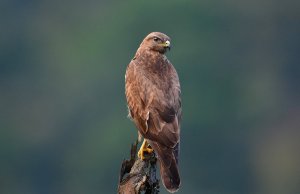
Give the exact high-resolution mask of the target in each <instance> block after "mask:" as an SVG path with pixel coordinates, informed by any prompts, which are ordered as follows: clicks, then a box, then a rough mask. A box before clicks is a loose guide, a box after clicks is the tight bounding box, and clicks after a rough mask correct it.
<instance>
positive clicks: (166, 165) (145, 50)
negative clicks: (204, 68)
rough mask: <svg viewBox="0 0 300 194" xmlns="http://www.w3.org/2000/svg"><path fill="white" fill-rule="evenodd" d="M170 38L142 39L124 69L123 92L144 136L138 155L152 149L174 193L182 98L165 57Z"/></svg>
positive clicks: (158, 35)
mask: <svg viewBox="0 0 300 194" xmlns="http://www.w3.org/2000/svg"><path fill="white" fill-rule="evenodd" d="M170 46H171V43H170V38H169V37H168V36H167V35H165V34H163V33H160V32H152V33H150V34H149V35H148V36H146V38H145V39H144V40H143V41H142V43H141V45H140V47H139V48H138V50H137V52H136V54H135V56H134V58H133V59H132V60H131V62H130V63H129V65H128V66H127V69H126V75H125V90H126V91H125V94H126V99H127V104H128V111H129V117H130V118H131V119H132V120H133V122H134V123H135V125H136V127H137V128H138V132H139V137H140V138H141V136H142V137H144V141H143V144H142V146H141V148H140V150H139V152H138V156H139V158H141V159H144V158H145V156H144V154H145V152H146V153H151V152H152V151H153V150H154V151H155V153H156V154H157V156H158V161H159V163H160V175H161V179H162V182H163V184H164V186H165V188H166V189H167V190H168V191H169V192H172V193H173V192H176V191H177V190H178V189H179V186H180V177H179V171H178V157H179V142H180V120H181V99H180V83H179V78H178V75H177V72H176V70H175V68H174V67H173V65H172V64H171V62H170V61H169V60H168V59H167V57H166V56H165V53H166V52H167V50H170V48H171V47H170Z"/></svg>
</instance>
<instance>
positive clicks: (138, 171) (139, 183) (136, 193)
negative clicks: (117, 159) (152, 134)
mask: <svg viewBox="0 0 300 194" xmlns="http://www.w3.org/2000/svg"><path fill="white" fill-rule="evenodd" d="M137 145H138V141H136V143H135V144H132V145H131V151H130V160H123V162H122V166H121V170H120V176H119V186H118V194H140V193H145V194H157V193H159V180H158V179H157V178H156V169H157V167H156V161H157V159H156V157H155V153H154V152H153V153H152V154H149V155H145V156H146V158H145V160H141V159H139V158H137Z"/></svg>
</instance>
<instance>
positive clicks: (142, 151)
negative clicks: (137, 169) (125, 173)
mask: <svg viewBox="0 0 300 194" xmlns="http://www.w3.org/2000/svg"><path fill="white" fill-rule="evenodd" d="M149 146H150V145H149V144H148V143H147V141H146V140H145V139H144V142H143V144H142V146H141V148H140V150H139V152H138V157H139V158H140V159H141V160H145V158H146V157H145V153H147V154H151V153H152V152H153V149H152V148H150V147H149Z"/></svg>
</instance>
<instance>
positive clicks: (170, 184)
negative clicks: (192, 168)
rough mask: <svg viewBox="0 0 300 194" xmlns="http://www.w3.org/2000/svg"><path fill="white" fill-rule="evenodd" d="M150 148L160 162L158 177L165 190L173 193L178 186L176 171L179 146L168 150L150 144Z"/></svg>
mask: <svg viewBox="0 0 300 194" xmlns="http://www.w3.org/2000/svg"><path fill="white" fill-rule="evenodd" d="M151 146H152V148H153V149H154V150H155V151H156V154H157V155H158V160H159V162H160V176H161V179H162V182H163V184H164V186H165V188H166V189H167V190H168V191H169V192H170V193H174V192H176V191H178V189H179V186H180V176H179V171H178V166H177V164H178V154H179V144H177V145H176V146H175V148H169V147H166V146H164V145H161V144H158V143H152V144H151Z"/></svg>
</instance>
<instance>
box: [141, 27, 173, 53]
mask: <svg viewBox="0 0 300 194" xmlns="http://www.w3.org/2000/svg"><path fill="white" fill-rule="evenodd" d="M140 47H141V48H144V49H148V50H152V51H156V52H159V53H162V54H164V53H166V52H167V50H170V49H171V39H170V38H169V37H168V36H167V35H165V34H163V33H161V32H152V33H150V34H149V35H148V36H146V38H145V39H144V40H143V42H142V43H141V46H140Z"/></svg>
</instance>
